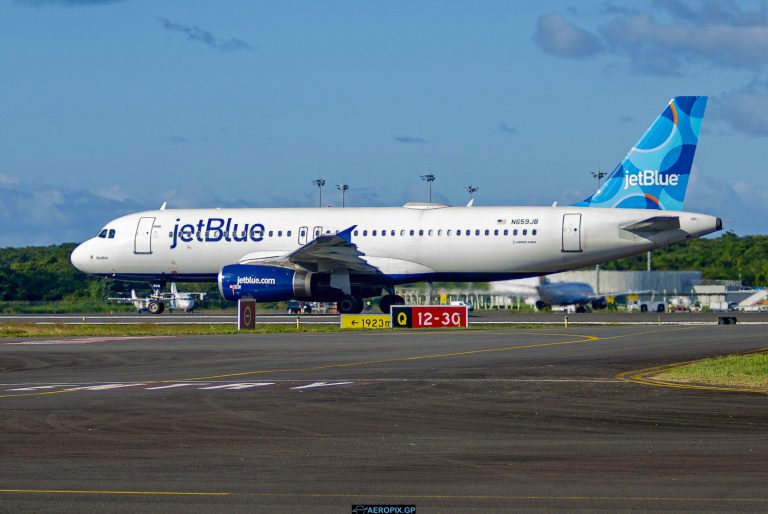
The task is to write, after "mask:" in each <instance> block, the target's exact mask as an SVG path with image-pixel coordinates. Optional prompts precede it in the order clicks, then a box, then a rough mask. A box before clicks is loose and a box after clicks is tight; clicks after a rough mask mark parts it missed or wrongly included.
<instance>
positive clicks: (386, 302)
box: [379, 294, 405, 314]
mask: <svg viewBox="0 0 768 514" xmlns="http://www.w3.org/2000/svg"><path fill="white" fill-rule="evenodd" d="M393 305H405V298H403V297H402V296H400V295H396V294H387V295H384V296H382V297H381V300H379V308H380V309H381V312H383V313H384V314H389V309H390V307H392V306H393Z"/></svg>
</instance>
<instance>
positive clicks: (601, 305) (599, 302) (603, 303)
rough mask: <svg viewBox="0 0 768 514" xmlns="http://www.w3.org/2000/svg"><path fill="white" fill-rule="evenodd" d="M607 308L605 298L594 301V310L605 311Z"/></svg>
mask: <svg viewBox="0 0 768 514" xmlns="http://www.w3.org/2000/svg"><path fill="white" fill-rule="evenodd" d="M607 307H608V301H607V300H606V299H605V296H601V297H599V298H595V299H593V300H592V309H594V310H598V309H605V308H607Z"/></svg>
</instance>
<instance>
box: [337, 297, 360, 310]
mask: <svg viewBox="0 0 768 514" xmlns="http://www.w3.org/2000/svg"><path fill="white" fill-rule="evenodd" d="M336 308H337V309H338V311H339V312H340V313H341V314H359V313H361V312H363V301H362V300H361V299H359V298H356V297H354V296H352V295H350V294H348V295H346V296H345V297H344V298H343V299H342V300H341V301H338V302H336Z"/></svg>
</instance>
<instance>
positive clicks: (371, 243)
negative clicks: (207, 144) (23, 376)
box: [72, 204, 722, 283]
mask: <svg viewBox="0 0 768 514" xmlns="http://www.w3.org/2000/svg"><path fill="white" fill-rule="evenodd" d="M654 216H655V217H659V216H670V217H678V218H679V224H680V228H679V229H674V230H665V231H661V232H656V233H651V234H640V235H639V234H638V233H637V232H632V231H629V230H624V229H622V227H626V226H628V225H630V224H632V223H637V222H640V221H642V220H645V219H648V218H651V217H654ZM353 225H354V226H355V229H354V232H353V235H352V238H351V240H352V243H354V244H355V245H356V246H357V248H358V250H359V251H360V252H362V254H363V256H362V258H363V259H364V260H365V261H367V262H368V264H370V265H372V266H374V267H375V268H377V269H378V270H379V271H380V272H381V274H382V276H383V277H384V278H386V280H387V281H388V283H406V282H414V281H419V280H431V279H434V280H455V281H461V280H495V279H508V278H515V277H523V276H534V275H544V274H548V273H554V272H559V271H565V270H570V269H576V268H580V267H583V266H587V265H592V264H596V263H600V262H605V261H609V260H612V259H617V258H621V257H626V256H630V255H635V254H639V253H642V252H644V251H646V250H650V249H653V248H658V247H661V246H666V245H669V244H672V243H676V242H679V241H684V240H686V239H689V238H695V237H699V236H702V235H705V234H709V233H711V232H714V231H716V230H719V229H720V228H721V226H722V224H721V222H720V220H719V219H718V218H715V217H713V216H708V215H704V214H696V213H688V212H673V211H658V210H645V209H601V208H574V207H444V206H439V205H435V204H432V205H427V206H425V205H421V206H416V207H409V206H405V207H393V208H345V209H332V208H325V209H321V208H312V209H169V210H157V211H146V212H141V213H137V214H131V215H128V216H123V217H121V218H118V219H116V220H114V221H112V222H110V223H109V224H107V225H106V226H105V230H106V233H105V232H102V235H104V234H106V235H104V237H94V238H92V239H90V240H88V241H86V242H84V243H83V244H81V245H80V246H78V247H77V248H76V249H75V251H74V252H73V253H72V262H73V264H74V265H75V266H76V267H77V268H79V269H80V270H82V271H84V272H87V273H92V274H97V275H102V276H110V277H115V278H122V279H136V280H145V279H147V280H168V281H179V282H181V281H211V282H213V281H215V280H216V276H217V273H218V272H219V270H220V269H221V268H222V267H223V266H225V265H229V264H234V263H238V262H241V261H243V260H253V259H268V258H278V257H280V256H283V255H287V254H288V253H290V252H293V251H295V250H297V249H298V248H300V247H302V246H304V245H305V244H307V243H308V242H310V241H312V240H313V239H314V238H315V237H316V236H318V235H321V234H329V233H330V234H334V233H336V232H338V231H342V230H344V229H347V228H349V227H351V226H353ZM112 231H114V232H112ZM468 234H469V235H468ZM110 236H112V237H110Z"/></svg>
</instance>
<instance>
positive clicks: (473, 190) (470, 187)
mask: <svg viewBox="0 0 768 514" xmlns="http://www.w3.org/2000/svg"><path fill="white" fill-rule="evenodd" d="M464 189H466V190H467V193H469V199H470V200H472V199H473V198H474V194H475V193H476V192H477V190H478V189H479V188H477V187H475V186H473V185H471V184H470V185H468V186H467V187H465V188H464Z"/></svg>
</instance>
